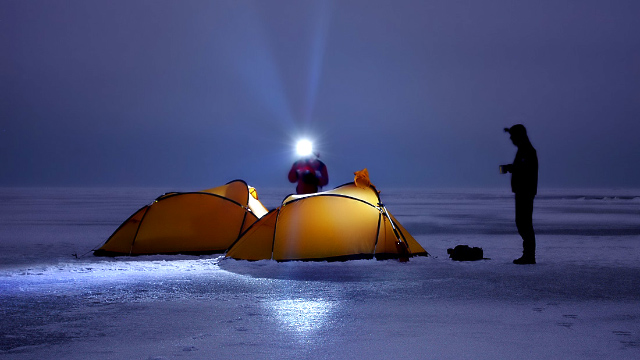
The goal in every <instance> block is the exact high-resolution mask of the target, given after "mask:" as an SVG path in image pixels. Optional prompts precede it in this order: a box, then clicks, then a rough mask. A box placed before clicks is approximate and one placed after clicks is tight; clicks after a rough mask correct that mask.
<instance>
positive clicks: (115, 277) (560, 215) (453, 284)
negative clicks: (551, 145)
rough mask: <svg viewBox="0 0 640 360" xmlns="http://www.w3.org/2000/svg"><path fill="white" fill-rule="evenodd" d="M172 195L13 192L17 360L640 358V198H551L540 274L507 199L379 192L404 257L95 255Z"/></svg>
mask: <svg viewBox="0 0 640 360" xmlns="http://www.w3.org/2000/svg"><path fill="white" fill-rule="evenodd" d="M175 190H184V189H130V188H127V189H113V188H108V189H91V188H67V189H61V188H52V189H43V188H33V189H30V188H0V304H1V305H2V306H1V307H0V314H1V317H0V355H1V356H2V358H3V359H33V358H37V359H125V358H126V359H173V358H181V359H205V358H220V359H228V358H249V357H251V358H259V359H276V358H283V359H294V358H295V359H299V358H308V359H334V358H352V357H356V358H367V359H388V358H392V357H402V358H410V359H461V358H466V359H515V358H528V359H536V358H545V359H602V358H615V359H638V358H640V190H629V189H541V191H540V194H539V196H538V197H537V198H536V203H535V210H534V227H535V228H536V232H537V241H538V264H537V265H533V266H517V265H513V264H512V263H511V260H513V259H514V258H516V257H518V256H519V255H520V252H521V241H520V239H519V237H518V235H517V232H516V229H515V224H514V222H513V195H512V194H510V193H509V192H508V190H506V189H497V190H487V189H468V190H460V189H448V190H443V189H439V190H431V189H381V190H382V193H381V197H382V201H383V202H384V203H385V205H386V206H387V208H388V209H389V211H390V212H391V213H392V214H393V215H394V216H395V217H396V218H397V219H398V220H399V221H400V222H401V223H402V224H403V225H404V226H405V227H406V228H407V229H408V230H409V232H410V233H411V234H412V235H413V236H414V237H415V238H416V239H417V240H418V241H419V242H420V243H421V244H422V246H423V247H424V248H425V249H426V250H427V251H428V252H430V253H431V255H432V256H431V257H428V258H414V259H412V260H411V261H410V262H409V263H406V264H402V263H399V262H397V261H375V260H370V261H365V260H363V261H351V262H339V263H327V262H319V263H304V262H290V263H276V262H273V261H259V262H246V261H235V260H228V259H223V258H221V257H220V256H219V255H211V256H182V255H178V256H140V257H133V258H127V257H120V258H114V259H111V258H106V259H105V258H95V257H93V256H92V255H91V253H87V252H89V251H90V250H91V249H93V248H95V247H98V246H100V245H101V244H102V243H103V242H104V241H105V240H106V238H107V237H108V236H109V235H111V233H112V232H113V231H114V230H115V229H116V228H117V227H118V225H119V224H120V223H121V222H122V221H124V220H125V219H126V218H127V217H128V216H129V215H131V214H132V213H133V212H134V211H135V210H137V209H138V208H140V207H141V206H143V205H145V204H148V203H150V202H151V201H152V200H153V199H154V198H156V197H157V196H158V195H160V194H162V193H164V192H168V191H175ZM287 191H288V189H262V190H261V189H258V192H259V194H260V197H261V198H260V199H261V200H262V201H263V203H264V204H265V205H266V206H267V207H269V208H273V207H275V206H277V205H278V204H279V202H280V200H282V198H284V196H285V195H287ZM458 244H468V245H470V246H479V247H482V248H483V249H484V252H485V256H486V257H488V258H490V260H484V261H478V262H453V261H451V260H449V259H448V256H447V253H446V249H447V248H449V247H453V246H455V245H458ZM72 254H78V255H80V258H79V259H76V258H75V257H74V256H72Z"/></svg>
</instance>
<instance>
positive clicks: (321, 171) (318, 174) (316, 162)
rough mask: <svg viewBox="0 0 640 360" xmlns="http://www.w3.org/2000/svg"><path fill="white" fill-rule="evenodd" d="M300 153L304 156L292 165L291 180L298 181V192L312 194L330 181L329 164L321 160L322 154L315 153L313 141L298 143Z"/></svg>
mask: <svg viewBox="0 0 640 360" xmlns="http://www.w3.org/2000/svg"><path fill="white" fill-rule="evenodd" d="M298 153H299V154H300V156H301V157H302V158H301V159H299V160H298V161H296V162H295V163H293V165H292V166H291V170H289V182H292V183H294V182H298V185H297V186H296V194H312V193H315V192H318V189H319V188H322V187H323V186H325V185H327V184H328V183H329V173H328V172H327V166H326V165H325V164H324V163H323V162H322V161H320V159H319V157H320V155H319V154H318V153H313V151H312V148H311V143H310V142H308V141H302V142H300V143H299V144H298Z"/></svg>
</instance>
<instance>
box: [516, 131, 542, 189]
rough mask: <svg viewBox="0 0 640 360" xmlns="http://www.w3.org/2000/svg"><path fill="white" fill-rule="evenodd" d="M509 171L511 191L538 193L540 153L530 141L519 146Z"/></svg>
mask: <svg viewBox="0 0 640 360" xmlns="http://www.w3.org/2000/svg"><path fill="white" fill-rule="evenodd" d="M509 171H510V172H511V174H512V175H511V191H513V192H514V193H516V194H521V195H536V194H537V193H538V155H537V153H536V149H534V148H533V146H532V145H531V144H530V143H528V144H525V145H522V146H520V147H518V151H517V152H516V158H515V159H514V160H513V164H511V166H510V167H509Z"/></svg>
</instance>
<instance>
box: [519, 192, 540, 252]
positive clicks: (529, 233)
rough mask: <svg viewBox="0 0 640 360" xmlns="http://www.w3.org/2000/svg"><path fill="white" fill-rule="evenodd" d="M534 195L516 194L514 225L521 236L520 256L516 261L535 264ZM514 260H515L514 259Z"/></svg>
mask: <svg viewBox="0 0 640 360" xmlns="http://www.w3.org/2000/svg"><path fill="white" fill-rule="evenodd" d="M533 199H534V196H529V195H518V194H516V227H517V228H518V234H520V236H521V237H522V250H523V251H522V258H520V259H518V260H517V261H518V262H517V263H523V264H529V263H533V264H535V259H536V234H535V231H534V230H533ZM514 262H515V261H514Z"/></svg>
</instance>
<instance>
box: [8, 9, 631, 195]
mask: <svg viewBox="0 0 640 360" xmlns="http://www.w3.org/2000/svg"><path fill="white" fill-rule="evenodd" d="M516 123H522V124H524V125H525V126H526V127H527V128H528V131H529V135H530V139H531V141H532V143H533V145H534V146H535V147H536V149H537V150H538V157H539V161H540V186H541V187H608V188H610V187H640V1H637V0H629V1H615V0H609V1H604V0H598V1H594V0H575V1H558V0H552V1H545V0H535V1H513V0H503V1H471V0H469V1H453V0H442V1H429V0H423V1H401V0H400V1H398V0H395V1H377V0H373V1H372V0H367V1H364V0H363V1H348V0H335V1H306V0H291V1H273V0H263V1H258V0H256V1H238V0H228V1H215V0H210V1H159V0H153V1H128V0H127V1H90V0H79V1H71V0H53V1H52V0H47V1H39V0H28V1H24V0H17V1H13V0H0V186H166V187H170V188H171V189H173V190H180V189H186V188H189V189H191V188H195V189H197V188H206V187H213V186H218V185H221V184H223V183H226V182H227V181H230V180H233V179H237V178H240V179H244V180H246V181H247V182H248V183H250V184H251V185H253V186H256V187H257V188H258V189H259V188H260V187H272V186H283V187H287V186H288V187H291V188H292V189H293V185H290V184H289V183H288V182H287V179H286V175H287V172H288V169H289V167H290V166H291V163H292V162H293V161H294V159H295V154H294V153H293V149H294V144H295V141H296V140H297V139H298V138H300V137H308V138H310V139H312V140H313V141H314V142H315V144H316V149H317V150H318V151H319V152H320V156H321V159H322V160H323V161H324V162H325V163H326V164H327V167H328V169H329V175H330V183H329V187H330V188H332V187H335V186H337V185H340V184H342V183H345V182H348V181H351V180H353V172H354V171H356V170H360V169H362V168H365V167H366V168H368V169H369V172H370V174H371V179H372V182H373V183H374V184H376V185H377V186H378V187H409V186H411V187H413V186H425V187H461V186H464V187H504V188H505V189H508V186H509V185H508V177H507V176H504V175H502V176H501V175H499V174H498V165H500V164H503V163H509V162H511V161H512V160H513V157H514V155H515V150H516V149H515V147H514V146H513V145H512V144H511V142H510V141H509V136H508V135H507V134H505V133H504V132H503V130H502V129H503V128H504V127H506V126H510V125H513V124H516Z"/></svg>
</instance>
